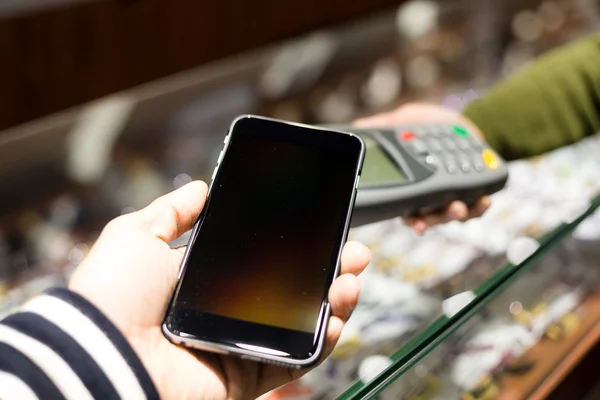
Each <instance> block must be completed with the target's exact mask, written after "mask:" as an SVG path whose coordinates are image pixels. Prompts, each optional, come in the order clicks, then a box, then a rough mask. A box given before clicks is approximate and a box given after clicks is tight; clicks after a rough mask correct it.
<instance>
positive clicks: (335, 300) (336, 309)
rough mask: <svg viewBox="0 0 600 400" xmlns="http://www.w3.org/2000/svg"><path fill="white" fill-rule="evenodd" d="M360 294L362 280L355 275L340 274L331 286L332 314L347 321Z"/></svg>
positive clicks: (330, 302)
mask: <svg viewBox="0 0 600 400" xmlns="http://www.w3.org/2000/svg"><path fill="white" fill-rule="evenodd" d="M359 294H360V281H359V280H358V278H357V277H356V276H355V275H352V274H344V275H340V276H339V277H338V278H337V279H336V280H335V281H334V282H333V283H332V284H331V287H330V288H329V304H330V305H331V314H332V315H334V316H336V317H339V318H341V319H342V320H344V321H346V320H348V318H350V315H352V312H353V311H354V308H355V307H356V304H357V303H358V296H359Z"/></svg>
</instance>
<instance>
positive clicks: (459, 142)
mask: <svg viewBox="0 0 600 400" xmlns="http://www.w3.org/2000/svg"><path fill="white" fill-rule="evenodd" d="M454 143H456V146H457V147H458V148H459V149H461V150H462V151H467V150H470V149H471V143H469V141H468V140H467V139H462V138H455V139H454Z"/></svg>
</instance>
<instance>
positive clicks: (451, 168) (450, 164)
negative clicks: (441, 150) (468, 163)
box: [444, 160, 458, 174]
mask: <svg viewBox="0 0 600 400" xmlns="http://www.w3.org/2000/svg"><path fill="white" fill-rule="evenodd" d="M444 164H445V167H446V171H447V172H448V173H449V174H456V173H457V172H458V165H457V164H456V162H455V161H454V160H446V162H445V163H444Z"/></svg>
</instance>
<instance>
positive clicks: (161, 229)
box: [130, 181, 208, 242]
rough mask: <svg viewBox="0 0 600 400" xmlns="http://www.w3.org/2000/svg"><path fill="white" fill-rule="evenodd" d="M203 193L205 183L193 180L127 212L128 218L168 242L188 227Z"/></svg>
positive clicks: (196, 215) (196, 211) (201, 205)
mask: <svg viewBox="0 0 600 400" xmlns="http://www.w3.org/2000/svg"><path fill="white" fill-rule="evenodd" d="M207 193H208V187H207V186H206V183H204V182H202V181H193V182H190V183H188V184H187V185H185V186H183V187H181V188H179V189H177V190H175V191H173V192H171V193H168V194H166V195H164V196H161V197H159V198H158V199H156V200H154V201H153V202H152V203H151V204H150V205H149V206H147V207H146V208H143V209H141V210H139V211H136V212H134V213H132V214H130V218H132V219H134V221H135V223H137V224H139V225H140V226H141V227H142V228H144V229H147V230H149V231H150V232H151V233H153V234H154V235H155V236H156V237H157V238H159V239H161V240H163V241H165V242H170V241H172V240H175V239H177V238H178V237H179V236H181V235H182V234H183V233H185V232H187V231H188V230H190V229H192V227H193V225H194V222H196V219H197V218H198V215H199V214H200V212H201V211H202V208H204V202H205V201H206V195H207Z"/></svg>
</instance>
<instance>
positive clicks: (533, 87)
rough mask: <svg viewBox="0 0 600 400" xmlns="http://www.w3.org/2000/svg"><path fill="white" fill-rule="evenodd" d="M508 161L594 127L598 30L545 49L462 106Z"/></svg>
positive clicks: (599, 86) (599, 77)
mask: <svg viewBox="0 0 600 400" xmlns="http://www.w3.org/2000/svg"><path fill="white" fill-rule="evenodd" d="M464 115H465V116H466V117H467V118H469V119H470V120H472V121H473V122H474V123H475V124H476V125H477V126H478V127H479V129H480V130H481V131H482V132H483V134H484V136H485V138H486V140H487V141H488V143H489V144H490V146H492V147H493V148H494V149H496V150H497V151H498V152H499V153H500V154H501V155H502V156H503V157H504V158H506V159H508V160H512V159H518V158H525V157H531V156H534V155H538V154H542V153H544V152H547V151H550V150H553V149H556V148H558V147H562V146H565V145H568V144H571V143H574V142H576V141H578V140H580V139H583V138H584V137H586V136H589V135H593V134H595V133H598V132H600V35H593V36H590V37H588V38H585V39H583V40H579V41H577V42H574V43H571V44H568V45H566V46H564V47H561V48H559V49H556V50H553V51H550V52H548V53H546V54H545V55H543V56H541V57H540V58H538V59H537V60H536V61H534V62H533V63H531V64H530V65H529V66H527V67H525V68H524V69H523V70H522V71H521V72H518V73H517V74H516V75H515V76H513V77H512V78H509V79H508V80H507V81H505V82H503V83H500V84H498V85H497V86H495V87H494V88H492V89H491V90H490V91H489V92H488V93H487V94H486V95H485V96H484V97H482V98H481V99H478V100H476V101H474V102H472V103H471V104H469V106H468V107H467V108H466V110H465V112H464Z"/></svg>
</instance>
